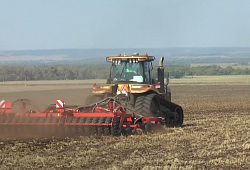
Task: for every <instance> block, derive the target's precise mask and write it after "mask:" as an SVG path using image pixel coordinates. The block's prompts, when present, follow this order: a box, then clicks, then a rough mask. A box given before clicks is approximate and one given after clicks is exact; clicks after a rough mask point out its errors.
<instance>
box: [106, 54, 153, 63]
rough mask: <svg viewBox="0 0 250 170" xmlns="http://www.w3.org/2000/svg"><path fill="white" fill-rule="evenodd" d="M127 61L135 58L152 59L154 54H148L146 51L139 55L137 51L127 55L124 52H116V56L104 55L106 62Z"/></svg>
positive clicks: (140, 59)
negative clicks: (122, 53)
mask: <svg viewBox="0 0 250 170" xmlns="http://www.w3.org/2000/svg"><path fill="white" fill-rule="evenodd" d="M117 60H119V61H129V60H136V61H137V62H140V61H154V60H155V57H154V56H148V53H145V54H144V55H139V53H134V54H132V55H129V56H127V55H126V54H124V56H122V55H121V54H118V56H108V57H106V61H107V62H115V61H117Z"/></svg>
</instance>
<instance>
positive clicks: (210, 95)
mask: <svg viewBox="0 0 250 170" xmlns="http://www.w3.org/2000/svg"><path fill="white" fill-rule="evenodd" d="M171 88H172V96H173V101H174V102H175V103H178V104H180V105H181V106H183V109H184V112H185V118H184V127H183V128H176V129H167V128H164V129H162V130H161V131H160V132H157V133H154V134H148V135H138V136H130V137H118V138H113V137H101V138H95V137H81V138H80V139H64V140H56V139H53V140H52V139H44V140H35V139H34V140H23V141H21V140H19V141H13V140H2V141H1V143H0V152H1V154H0V162H1V164H2V166H1V167H0V169H143V168H144V169H150V168H154V169H178V170H179V169H219V168H222V169H247V168H248V167H250V157H249V156H250V138H249V129H250V124H249V122H250V116H249V110H250V105H249V100H250V96H249V92H250V88H249V86H247V85H230V86H222V85H207V86H206V85H204V86H199V85H194V86H183V85H180V86H178V85H175V86H172V87H171ZM69 91H70V90H66V91H65V93H66V94H65V96H61V97H68V98H67V100H70V96H69V95H68V93H69ZM34 93H35V92H32V93H31V92H30V97H33V98H35V96H34ZM39 93H40V92H39ZM43 93H44V96H45V93H46V91H44V92H43ZM48 93H50V92H48ZM71 93H72V96H71V97H72V98H76V97H77V98H78V99H81V97H80V96H76V95H75V94H79V93H80V91H79V90H75V91H73V92H71ZM83 93H84V94H86V93H90V92H89V91H87V90H85V91H84V92H83ZM14 94H16V93H13V95H14ZM18 94H19V95H20V94H21V93H18ZM37 94H38V92H37ZM50 94H51V93H50ZM5 95H6V94H5ZM51 95H56V94H51ZM44 98H45V97H44ZM54 98H56V96H54ZM54 98H53V100H54ZM50 99H51V100H52V98H50ZM40 100H41V99H40ZM46 101H47V100H46V99H44V102H46ZM41 102H42V100H41Z"/></svg>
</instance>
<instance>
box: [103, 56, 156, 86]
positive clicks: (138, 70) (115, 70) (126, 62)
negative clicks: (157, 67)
mask: <svg viewBox="0 0 250 170" xmlns="http://www.w3.org/2000/svg"><path fill="white" fill-rule="evenodd" d="M106 60H107V62H111V63H112V66H111V70H110V79H109V81H110V84H111V83H112V84H113V83H114V84H118V83H123V84H126V83H130V84H131V83H132V84H154V83H153V81H152V78H151V77H152V68H153V67H152V61H154V60H155V57H154V56H148V54H147V53H145V55H139V53H134V54H133V55H131V56H126V55H125V54H124V56H121V54H118V56H110V57H107V58H106Z"/></svg>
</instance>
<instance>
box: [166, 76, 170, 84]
mask: <svg viewBox="0 0 250 170" xmlns="http://www.w3.org/2000/svg"><path fill="white" fill-rule="evenodd" d="M166 79H167V80H166V81H167V85H168V84H169V83H170V77H169V73H168V74H167V78H166Z"/></svg>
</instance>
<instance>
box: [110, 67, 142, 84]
mask: <svg viewBox="0 0 250 170" xmlns="http://www.w3.org/2000/svg"><path fill="white" fill-rule="evenodd" d="M112 78H113V81H114V82H117V81H134V82H138V83H142V82H143V62H137V63H128V62H121V64H120V65H114V66H113V74H112Z"/></svg>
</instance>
